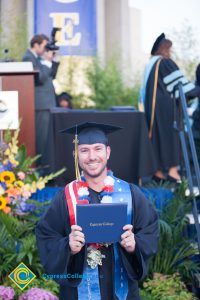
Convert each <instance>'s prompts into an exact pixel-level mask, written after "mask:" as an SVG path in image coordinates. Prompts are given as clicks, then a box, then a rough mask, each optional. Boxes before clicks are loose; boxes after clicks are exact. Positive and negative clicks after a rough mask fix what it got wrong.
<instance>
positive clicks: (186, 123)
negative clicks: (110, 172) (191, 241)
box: [174, 82, 200, 254]
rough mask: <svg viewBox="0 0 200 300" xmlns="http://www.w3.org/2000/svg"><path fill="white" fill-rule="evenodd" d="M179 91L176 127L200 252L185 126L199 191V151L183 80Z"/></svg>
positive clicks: (197, 220)
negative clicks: (188, 111) (189, 115)
mask: <svg viewBox="0 0 200 300" xmlns="http://www.w3.org/2000/svg"><path fill="white" fill-rule="evenodd" d="M178 91H179V99H178V100H177V101H179V102H180V104H179V103H178V104H179V105H178V106H179V109H180V114H179V116H180V124H179V126H178V125H177V121H176V120H175V121H174V128H175V129H176V130H178V131H179V138H180V142H181V149H182V153H183V159H184V163H185V168H186V176H187V180H188V186H189V191H190V195H192V204H193V207H192V213H193V216H194V223H195V228H196V232H197V242H198V250H199V254H200V226H199V219H198V210H197V203H196V199H195V196H194V193H193V186H194V185H193V179H192V173H191V168H190V162H189V157H188V152H187V146H186V140H185V131H184V126H185V127H186V129H187V131H186V132H187V135H188V140H189V146H190V151H191V155H192V163H193V165H194V171H195V175H196V179H197V185H198V189H199V191H200V169H199V162H198V159H197V153H196V149H195V144H194V138H193V134H192V130H191V126H190V122H189V117H188V114H187V105H186V97H185V94H184V92H183V86H182V83H181V82H179V83H178ZM175 92H177V89H176V91H175V90H174V103H175V104H174V105H175V106H176V102H175ZM183 121H184V122H183Z"/></svg>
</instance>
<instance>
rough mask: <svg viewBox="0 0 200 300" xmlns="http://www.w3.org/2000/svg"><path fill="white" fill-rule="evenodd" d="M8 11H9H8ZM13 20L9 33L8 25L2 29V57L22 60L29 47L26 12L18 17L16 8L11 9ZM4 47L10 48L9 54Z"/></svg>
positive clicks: (0, 51)
mask: <svg viewBox="0 0 200 300" xmlns="http://www.w3.org/2000/svg"><path fill="white" fill-rule="evenodd" d="M7 13H8V12H7ZM9 15H10V19H12V22H10V24H9V34H8V31H7V26H5V28H6V30H5V31H4V28H1V29H0V41H1V42H0V59H11V60H15V61H21V59H22V56H23V54H24V52H25V50H26V48H27V46H28V45H27V36H28V32H27V28H28V27H27V21H26V14H24V15H23V16H22V17H20V18H19V17H18V18H17V17H16V14H15V9H14V7H13V9H11V10H10V11H9ZM4 49H8V50H9V52H8V54H5V53H4Z"/></svg>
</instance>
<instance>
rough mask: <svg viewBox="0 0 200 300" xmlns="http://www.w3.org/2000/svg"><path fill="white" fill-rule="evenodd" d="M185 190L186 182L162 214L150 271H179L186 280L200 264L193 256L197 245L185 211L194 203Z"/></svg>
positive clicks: (166, 272) (188, 279)
mask: <svg viewBox="0 0 200 300" xmlns="http://www.w3.org/2000/svg"><path fill="white" fill-rule="evenodd" d="M185 190H186V182H183V183H182V185H181V186H180V188H179V189H178V190H177V191H176V193H175V195H174V198H173V199H171V201H170V202H169V204H168V205H167V206H166V207H165V208H164V209H163V210H162V212H161V214H160V221H159V226H160V238H159V242H158V251H157V254H156V256H155V257H154V258H153V259H152V260H151V263H150V273H151V274H153V273H162V274H166V275H171V274H174V273H176V272H179V273H180V274H181V276H182V278H183V279H184V280H186V281H187V282H191V279H192V273H193V272H194V271H197V270H198V269H199V267H198V265H197V264H195V263H194V262H193V261H192V260H191V257H192V256H194V255H195V254H197V249H196V247H195V246H194V244H192V243H191V241H190V240H189V238H188V237H187V234H186V226H187V223H188V220H187V217H186V214H187V213H190V212H191V206H192V205H191V199H190V198H186V197H185ZM183 236H184V238H183Z"/></svg>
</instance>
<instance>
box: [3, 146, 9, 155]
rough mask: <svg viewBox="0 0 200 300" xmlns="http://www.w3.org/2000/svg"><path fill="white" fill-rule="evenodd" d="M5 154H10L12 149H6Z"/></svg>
mask: <svg viewBox="0 0 200 300" xmlns="http://www.w3.org/2000/svg"><path fill="white" fill-rule="evenodd" d="M4 154H5V155H7V156H9V155H10V149H9V148H7V149H6V151H5V152H4Z"/></svg>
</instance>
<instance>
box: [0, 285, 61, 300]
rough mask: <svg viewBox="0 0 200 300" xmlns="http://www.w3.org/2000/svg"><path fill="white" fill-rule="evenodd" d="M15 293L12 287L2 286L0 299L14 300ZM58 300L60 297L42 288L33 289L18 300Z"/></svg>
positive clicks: (0, 287)
mask: <svg viewBox="0 0 200 300" xmlns="http://www.w3.org/2000/svg"><path fill="white" fill-rule="evenodd" d="M14 297H15V291H14V289H13V288H12V287H5V286H2V285H1V286H0V299H3V300H13V299H15V298H14ZM35 299H37V300H44V299H48V300H58V297H56V296H55V295H53V294H52V293H51V292H49V291H46V290H44V289H41V288H31V289H30V290H28V291H27V292H26V293H23V294H22V295H21V296H19V297H18V300H35Z"/></svg>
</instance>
